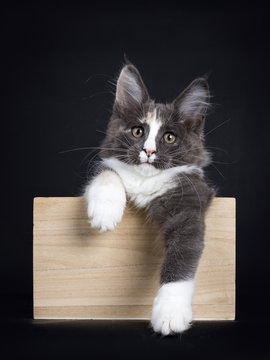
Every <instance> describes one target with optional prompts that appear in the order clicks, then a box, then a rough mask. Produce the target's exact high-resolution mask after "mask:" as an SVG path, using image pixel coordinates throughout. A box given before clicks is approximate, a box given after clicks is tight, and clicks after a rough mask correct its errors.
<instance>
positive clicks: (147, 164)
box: [140, 161, 154, 167]
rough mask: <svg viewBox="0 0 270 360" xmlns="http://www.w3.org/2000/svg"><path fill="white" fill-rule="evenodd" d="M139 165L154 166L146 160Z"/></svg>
mask: <svg viewBox="0 0 270 360" xmlns="http://www.w3.org/2000/svg"><path fill="white" fill-rule="evenodd" d="M140 165H141V166H147V167H154V164H153V163H150V162H148V161H146V162H143V163H140Z"/></svg>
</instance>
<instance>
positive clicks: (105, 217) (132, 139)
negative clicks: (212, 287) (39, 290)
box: [85, 64, 215, 335]
mask: <svg viewBox="0 0 270 360" xmlns="http://www.w3.org/2000/svg"><path fill="white" fill-rule="evenodd" d="M208 107H209V90H208V84H207V81H206V79H204V78H199V79H196V80H194V81H193V82H192V83H191V84H190V85H189V86H188V87H187V88H186V89H185V90H184V91H183V92H182V93H181V94H180V95H179V96H178V97H177V98H176V99H175V100H174V101H173V102H172V103H170V104H157V103H155V102H154V101H153V100H151V99H150V97H149V95H148V92H147V89H146V87H145V85H144V83H143V81H142V78H141V76H140V74H139V72H138V70H137V69H136V68H135V67H134V66H133V65H131V64H129V65H126V66H124V68H123V69H122V71H121V73H120V76H119V78H118V82H117V88H116V98H115V103H114V107H113V113H112V116H111V119H110V122H109V124H108V129H107V133H106V136H105V139H104V141H103V144H102V150H101V152H100V157H101V166H100V172H99V173H98V174H97V175H96V176H95V177H94V178H93V179H92V180H91V181H90V183H89V184H88V185H87V187H86V191H85V197H86V200H87V202H88V216H89V218H90V222H91V226H93V227H95V228H97V229H99V230H100V231H107V230H113V229H115V227H116V226H117V224H118V223H119V222H120V221H121V218H122V215H123V212H124V208H125V205H126V197H127V198H128V199H129V200H130V201H132V202H133V204H134V205H135V206H136V207H139V208H145V209H146V211H147V213H148V216H149V217H150V219H151V220H152V221H154V222H156V223H158V224H159V226H160V229H161V231H162V234H163V238H164V242H165V246H166V253H165V258H164V262H163V266H162V270H161V286H160V289H159V291H158V294H157V296H156V298H155V300H154V304H153V311H152V320H151V324H152V327H153V329H154V331H156V332H160V333H161V334H163V335H168V334H173V333H180V332H183V331H184V330H186V329H188V327H189V326H190V322H191V320H192V309H191V303H192V294H193V289H194V277H195V274H196V270H197V267H198V263H199V259H200V257H201V254H202V251H203V247H204V228H205V224H204V218H205V212H206V210H207V208H208V206H209V204H210V202H211V199H212V198H213V196H214V194H215V192H214V190H213V188H211V187H210V186H209V185H208V184H207V182H206V180H205V178H204V173H203V167H204V166H206V165H207V164H208V162H209V154H208V153H207V151H206V150H205V148H204V135H203V127H204V121H205V116H206V113H207V109H208ZM168 134H169V137H168Z"/></svg>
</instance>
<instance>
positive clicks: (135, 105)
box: [100, 65, 209, 172]
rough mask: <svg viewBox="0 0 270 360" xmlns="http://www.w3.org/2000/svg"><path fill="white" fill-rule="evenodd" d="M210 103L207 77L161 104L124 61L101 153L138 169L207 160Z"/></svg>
mask: <svg viewBox="0 0 270 360" xmlns="http://www.w3.org/2000/svg"><path fill="white" fill-rule="evenodd" d="M208 107H209V90H208V84H207V81H206V79H204V78H199V79H196V80H194V81H193V82H192V83H191V84H190V85H189V86H188V88H186V89H185V90H184V91H183V92H182V93H181V94H180V95H179V96H178V97H177V98H176V99H175V100H174V101H173V102H172V103H170V104H159V103H155V102H154V101H153V100H151V99H150V97H149V95H148V92H147V89H146V87H145V85H144V83H143V81H142V78H141V76H140V74H139V72H138V70H137V69H136V68H135V67H134V66H133V65H126V66H124V68H123V69H122V71H121V73H120V76H119V78H118V81H117V87H116V96H115V103H114V107H113V114H112V117H111V119H110V122H109V125H108V129H107V133H106V137H105V140H104V142H103V145H102V147H103V150H102V151H101V154H100V155H101V157H102V158H108V157H115V158H117V159H118V160H120V161H122V162H124V163H127V164H131V165H135V166H136V167H140V168H141V169H142V172H143V171H144V170H145V171H148V172H149V169H153V170H154V169H168V168H172V167H175V166H180V165H197V166H200V167H202V166H205V165H206V164H207V163H208V159H209V156H208V153H207V151H206V150H205V149H204V146H203V143H204V137H203V126H204V120H205V116H206V112H207V109H208Z"/></svg>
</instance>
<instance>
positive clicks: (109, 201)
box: [85, 170, 126, 232]
mask: <svg viewBox="0 0 270 360" xmlns="http://www.w3.org/2000/svg"><path fill="white" fill-rule="evenodd" d="M85 197H86V199H87V203H88V207H87V212H88V217H89V222H90V224H91V226H92V227H93V228H95V229H98V230H99V231H100V232H106V231H108V230H110V231H112V230H114V229H115V228H116V226H117V225H118V224H119V222H120V221H121V220H122V216H123V213H124V209H125V205H126V194H125V189H124V186H123V184H122V181H121V179H120V178H119V176H118V175H117V174H115V173H114V172H112V171H109V170H107V171H104V172H103V173H101V174H100V175H98V176H97V177H96V178H95V179H94V180H93V181H92V182H91V183H90V185H88V187H87V189H86V192H85Z"/></svg>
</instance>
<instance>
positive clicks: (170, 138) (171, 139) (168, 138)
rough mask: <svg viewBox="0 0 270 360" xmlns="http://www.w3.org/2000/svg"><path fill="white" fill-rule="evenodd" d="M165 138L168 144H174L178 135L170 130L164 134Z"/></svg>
mask: <svg viewBox="0 0 270 360" xmlns="http://www.w3.org/2000/svg"><path fill="white" fill-rule="evenodd" d="M163 138H164V140H165V141H166V143H167V144H172V143H174V142H175V139H176V136H175V135H174V134H172V133H169V132H168V133H166V134H164V135H163Z"/></svg>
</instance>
